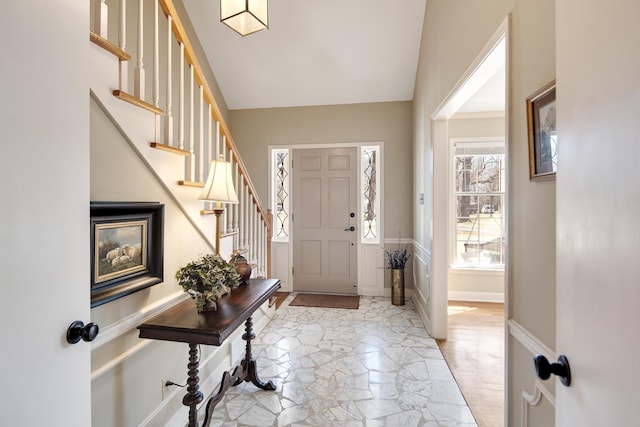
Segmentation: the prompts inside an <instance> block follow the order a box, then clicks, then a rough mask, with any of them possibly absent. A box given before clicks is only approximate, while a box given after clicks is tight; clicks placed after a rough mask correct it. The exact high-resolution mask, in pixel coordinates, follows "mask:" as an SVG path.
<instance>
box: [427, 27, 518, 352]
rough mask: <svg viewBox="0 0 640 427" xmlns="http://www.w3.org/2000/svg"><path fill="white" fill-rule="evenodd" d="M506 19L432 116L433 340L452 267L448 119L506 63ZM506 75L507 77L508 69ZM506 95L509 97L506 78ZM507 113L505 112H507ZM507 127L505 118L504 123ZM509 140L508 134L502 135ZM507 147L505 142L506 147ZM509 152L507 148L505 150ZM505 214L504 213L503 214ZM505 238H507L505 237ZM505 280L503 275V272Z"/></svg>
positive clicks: (443, 324)
mask: <svg viewBox="0 0 640 427" xmlns="http://www.w3.org/2000/svg"><path fill="white" fill-rule="evenodd" d="M508 34H509V18H508V17H507V19H505V20H504V21H503V23H502V24H501V25H500V27H499V28H498V30H497V31H496V32H495V33H494V34H493V36H492V37H491V38H490V39H489V41H488V42H487V44H485V46H484V48H483V49H482V51H481V52H480V53H479V54H478V56H477V57H476V58H475V60H474V61H473V62H472V63H471V65H470V66H469V67H468V68H467V70H466V71H465V73H464V74H463V75H462V77H461V78H460V79H459V80H458V82H457V83H456V84H455V85H454V87H453V89H452V90H451V91H450V92H449V94H448V95H447V96H446V97H445V98H444V100H443V101H442V103H441V104H440V105H439V106H438V108H436V110H435V112H434V113H433V114H432V115H431V124H432V126H431V129H432V138H433V206H434V207H433V224H432V225H431V230H432V231H433V235H432V238H433V241H432V252H431V253H432V277H431V281H430V288H431V289H430V294H431V296H432V298H431V299H430V306H429V312H430V313H431V315H432V316H431V334H432V335H433V337H435V338H442V339H446V338H447V325H448V322H447V304H448V288H449V284H448V271H449V265H450V263H451V259H450V258H451V256H450V253H451V250H450V246H451V242H450V239H449V229H450V223H451V218H452V212H451V209H452V208H451V204H450V203H449V200H450V191H449V189H450V188H451V166H450V162H449V159H450V144H449V132H448V128H449V124H448V121H449V119H450V118H451V117H452V116H453V115H454V114H455V113H456V111H457V110H458V109H460V107H461V106H463V105H464V104H465V103H466V102H467V101H468V100H469V99H470V98H471V97H472V96H473V95H474V94H475V93H476V92H477V91H478V89H479V88H480V87H482V85H484V83H486V81H487V80H488V79H489V78H490V77H491V76H493V75H494V74H495V72H496V71H497V70H498V68H499V67H501V66H502V65H503V64H505V63H508V62H506V61H507V60H508V58H507V52H508V39H509V37H508ZM506 68H507V71H506V72H507V75H508V67H506ZM505 80H506V85H507V87H506V93H507V94H508V93H509V88H508V81H509V79H508V78H506V79H505ZM507 111H508V109H505V112H507ZM505 123H508V118H507V120H505ZM505 135H506V136H507V138H508V132H507V131H505ZM506 146H507V147H508V142H507V143H506ZM507 149H508V148H507ZM505 214H506V212H505ZM505 238H506V237H505ZM505 276H506V272H505Z"/></svg>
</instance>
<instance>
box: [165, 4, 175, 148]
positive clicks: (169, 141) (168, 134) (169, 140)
mask: <svg viewBox="0 0 640 427" xmlns="http://www.w3.org/2000/svg"><path fill="white" fill-rule="evenodd" d="M171 21H172V18H171V15H169V16H168V17H167V108H166V114H165V117H164V144H165V145H168V146H172V145H173V116H172V113H171V91H172V87H171V82H172V80H173V77H172V75H171V71H172V67H171V42H172V41H173V40H171V23H172V22H171Z"/></svg>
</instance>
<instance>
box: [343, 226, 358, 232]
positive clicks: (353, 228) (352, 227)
mask: <svg viewBox="0 0 640 427" xmlns="http://www.w3.org/2000/svg"><path fill="white" fill-rule="evenodd" d="M344 231H356V228H355V227H354V226H353V225H352V226H351V227H349V228H345V229H344Z"/></svg>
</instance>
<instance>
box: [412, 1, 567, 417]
mask: <svg viewBox="0 0 640 427" xmlns="http://www.w3.org/2000/svg"><path fill="white" fill-rule="evenodd" d="M509 14H511V37H510V49H509V51H508V52H509V53H508V55H509V61H510V62H509V64H508V65H507V76H508V80H509V81H510V84H511V86H510V92H509V94H508V100H507V103H508V105H507V111H509V114H510V115H509V116H508V118H507V120H508V127H509V134H508V135H507V139H508V147H507V150H508V168H509V171H508V179H509V183H508V194H507V197H508V221H509V226H508V239H509V242H508V270H507V274H508V277H507V281H508V286H509V287H508V295H507V298H509V299H510V300H511V304H510V305H509V316H510V317H511V318H512V319H513V320H515V321H517V322H518V323H519V324H521V325H523V327H524V328H525V330H526V331H528V333H530V334H531V336H533V337H536V338H537V339H539V340H540V341H541V342H543V343H545V344H546V345H547V346H549V347H551V348H553V346H554V343H555V202H554V198H555V182H554V181H549V182H544V183H533V182H531V181H529V176H528V168H527V165H528V153H527V131H526V114H525V108H524V107H525V99H526V97H527V96H528V95H529V94H531V93H533V92H534V91H535V90H536V89H538V88H539V87H541V86H542V85H544V84H545V83H547V82H549V81H550V80H552V79H553V78H554V76H555V61H554V57H555V37H554V34H555V33H554V26H555V22H554V14H555V11H554V1H553V0H542V1H536V2H533V1H526V0H493V1H465V2H464V6H463V5H462V4H461V3H460V2H451V1H447V0H434V1H429V2H427V9H426V12H425V25H424V30H423V39H422V40H423V41H422V46H421V55H420V61H419V69H418V76H417V81H416V88H415V95H414V106H415V109H414V117H415V119H414V120H415V124H414V126H415V128H414V129H415V130H414V134H415V140H414V153H416V157H417V158H416V160H415V164H416V167H417V169H416V172H415V174H414V179H415V181H414V186H415V188H416V192H418V193H419V192H424V193H425V195H426V200H425V204H424V206H421V205H418V204H416V205H415V207H414V212H415V213H414V218H415V224H414V228H415V230H416V234H415V235H414V238H415V240H416V242H417V245H418V246H419V247H421V248H424V253H425V257H424V258H425V263H424V266H423V267H421V268H420V269H417V271H418V272H419V273H420V274H416V287H417V288H418V289H419V290H420V292H423V293H425V294H427V295H428V294H429V290H430V285H431V283H430V277H429V274H430V262H431V259H430V255H431V250H432V248H433V246H434V242H433V241H432V240H431V239H432V235H431V234H430V230H431V227H432V226H433V214H432V212H433V189H432V188H430V185H431V182H432V174H433V169H432V162H433V160H432V153H433V143H432V140H431V134H432V126H431V120H430V116H431V114H432V113H433V112H434V111H436V109H437V108H438V106H439V105H440V103H441V102H442V101H443V100H444V99H445V98H446V96H447V94H448V93H449V92H450V91H451V90H452V89H453V88H454V87H455V84H456V82H457V81H458V79H460V78H461V77H462V76H463V74H464V73H465V70H466V69H467V67H469V66H470V65H471V64H472V63H473V61H474V60H475V58H476V56H477V55H479V53H480V52H481V51H482V49H483V47H484V45H485V44H486V43H487V42H488V41H489V40H490V38H491V37H492V35H493V34H494V33H495V31H496V30H497V29H498V28H499V27H500V25H501V23H502V22H503V21H504V20H505V19H506V18H507V17H508V15H509ZM421 165H422V166H421ZM433 255H434V256H435V255H437V254H433ZM424 309H425V310H426V311H428V310H430V307H429V306H428V305H427V306H425V307H424ZM508 348H509V350H508V351H509V354H508V359H507V363H508V372H509V377H508V378H509V380H508V383H507V384H506V388H507V393H508V402H507V404H508V406H507V408H508V425H519V416H520V399H521V393H522V391H523V389H524V390H527V391H532V390H533V384H532V382H531V381H528V382H522V381H517V382H516V381H515V379H516V378H520V377H522V376H523V375H524V374H525V371H528V370H530V369H532V368H531V356H532V354H530V353H528V352H526V351H520V352H518V351H512V350H513V345H512V341H509V344H508ZM540 409H541V411H542V412H544V411H546V412H547V413H545V414H544V415H543V414H541V418H546V419H548V418H549V414H548V412H549V411H552V406H551V405H547V406H543V407H541V408H540ZM551 418H552V417H551Z"/></svg>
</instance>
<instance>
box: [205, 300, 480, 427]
mask: <svg viewBox="0 0 640 427" xmlns="http://www.w3.org/2000/svg"><path fill="white" fill-rule="evenodd" d="M294 296H295V295H294V294H291V295H289V296H288V297H287V299H286V300H285V301H284V303H283V304H282V305H281V307H280V308H279V309H278V310H277V311H276V314H275V317H274V318H273V319H272V320H271V321H270V322H269V324H268V325H267V326H266V327H265V329H264V330H263V331H261V332H260V333H259V334H258V335H257V337H256V339H255V340H254V341H253V342H252V347H253V348H252V350H253V355H254V357H255V358H256V359H257V363H258V375H259V377H260V378H261V379H262V380H263V381H268V380H273V381H274V382H275V383H276V385H277V390H276V391H262V390H259V389H258V388H257V387H255V386H254V385H253V384H251V383H243V384H241V385H239V386H236V387H232V388H231V389H229V390H228V391H227V393H226V395H225V397H224V398H223V400H222V401H221V402H220V403H219V404H218V406H217V407H216V409H215V411H214V414H213V419H212V422H211V426H215V427H240V426H255V427H262V426H264V427H267V426H278V427H279V426H294V427H319V426H321V427H328V426H345V427H358V426H362V427H382V426H390V427H394V426H398V427H400V426H402V427H414V426H416V427H423V426H429V427H431V426H434V427H435V426H476V423H475V421H474V418H473V416H472V414H471V412H470V410H469V408H468V407H467V405H466V403H465V400H464V398H463V397H462V394H461V393H460V389H459V388H458V385H457V384H456V382H455V380H454V379H453V376H452V374H451V372H450V370H449V368H448V366H447V364H446V362H445V360H444V358H443V356H442V353H441V352H440V350H439V348H438V345H437V344H436V342H435V340H434V339H432V338H431V337H429V336H428V334H427V332H426V330H425V328H424V326H423V325H422V322H421V320H420V318H419V316H418V314H417V312H416V310H415V308H414V307H413V304H412V302H411V301H407V303H406V305H404V306H394V305H392V304H391V300H390V298H371V297H361V299H360V308H359V309H358V310H346V309H327V308H310V307H291V306H289V303H290V301H291V300H292V299H293V297H294ZM202 412H204V411H202Z"/></svg>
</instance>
